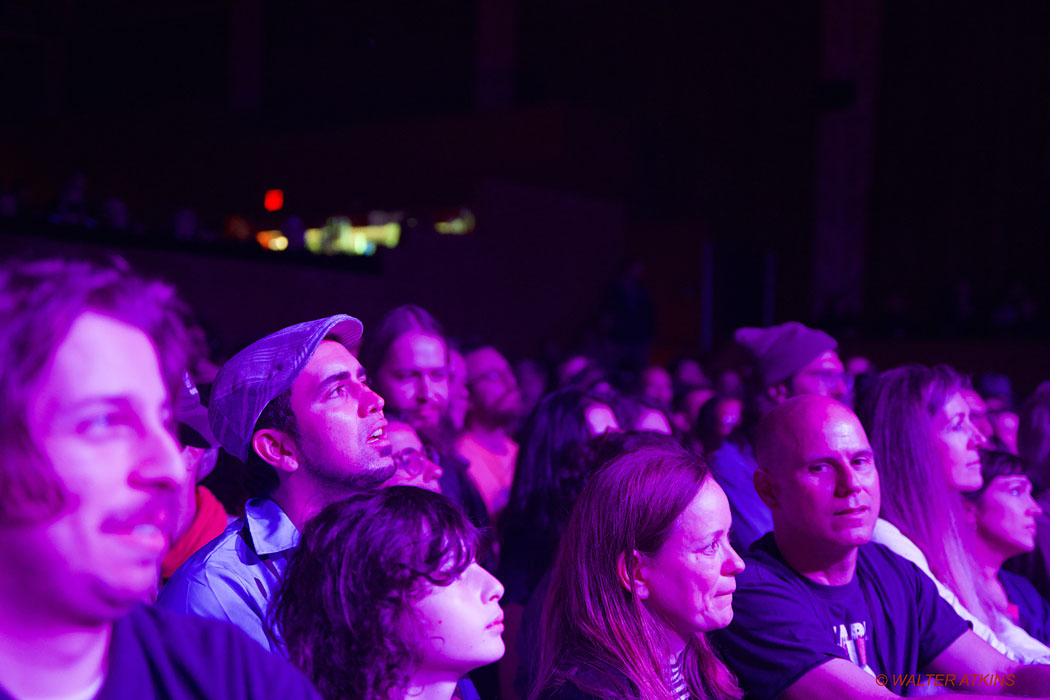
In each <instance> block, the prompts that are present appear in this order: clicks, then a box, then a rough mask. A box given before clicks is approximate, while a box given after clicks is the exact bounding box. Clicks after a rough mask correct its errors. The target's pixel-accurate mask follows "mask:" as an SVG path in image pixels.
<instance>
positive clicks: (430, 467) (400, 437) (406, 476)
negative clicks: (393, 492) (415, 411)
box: [386, 421, 442, 493]
mask: <svg viewBox="0 0 1050 700" xmlns="http://www.w3.org/2000/svg"><path fill="white" fill-rule="evenodd" d="M386 435H387V437H388V438H389V439H390V450H391V456H392V457H393V458H394V467H396V468H397V471H396V472H394V476H392V477H390V480H389V481H387V482H386V485H387V486H399V485H400V486H417V487H419V488H421V489H427V490H428V491H433V492H434V493H441V483H440V481H439V479H441V474H442V472H441V467H440V466H438V464H437V462H435V461H434V460H432V459H431V458H430V455H429V453H428V452H427V449H426V447H424V446H423V441H422V440H420V439H419V435H417V434H416V431H415V430H413V429H412V426H410V425H409V424H408V423H401V422H399V421H391V422H390V423H389V424H387V426H386Z"/></svg>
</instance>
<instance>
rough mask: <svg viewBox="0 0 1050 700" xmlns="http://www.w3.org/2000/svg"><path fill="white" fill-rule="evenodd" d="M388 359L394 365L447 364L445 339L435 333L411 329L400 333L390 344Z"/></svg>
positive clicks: (427, 365) (428, 365)
mask: <svg viewBox="0 0 1050 700" xmlns="http://www.w3.org/2000/svg"><path fill="white" fill-rule="evenodd" d="M391 350H393V352H391V353H390V354H389V359H390V360H391V362H392V363H393V364H395V365H399V366H402V367H406V366H413V365H415V366H426V367H430V366H442V367H444V366H445V365H446V364H448V350H447V348H446V345H445V341H444V339H442V338H439V337H438V336H436V335H431V334H429V333H421V332H418V331H412V332H409V333H406V334H404V335H402V336H401V337H400V338H398V339H397V340H396V341H394V343H393V345H391Z"/></svg>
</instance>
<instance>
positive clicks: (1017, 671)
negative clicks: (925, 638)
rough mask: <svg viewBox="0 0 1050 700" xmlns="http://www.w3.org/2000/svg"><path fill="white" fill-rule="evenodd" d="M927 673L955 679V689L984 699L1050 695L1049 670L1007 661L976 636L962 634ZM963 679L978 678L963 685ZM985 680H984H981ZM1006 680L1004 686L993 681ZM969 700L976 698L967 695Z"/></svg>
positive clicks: (940, 655) (941, 654)
mask: <svg viewBox="0 0 1050 700" xmlns="http://www.w3.org/2000/svg"><path fill="white" fill-rule="evenodd" d="M926 671H927V672H928V673H942V674H945V675H946V676H954V677H955V679H956V681H955V684H954V686H955V688H972V689H973V690H976V691H979V692H982V693H985V696H984V697H994V696H997V695H1013V696H1017V697H1045V696H1047V695H1048V694H1050V666H1041V665H1032V666H1024V665H1021V664H1018V663H1015V662H1013V661H1011V660H1010V659H1008V658H1006V657H1005V656H1003V655H1002V654H1000V653H999V652H997V651H996V650H995V649H993V648H992V647H991V645H989V644H988V642H986V641H984V640H983V639H981V638H980V637H978V636H977V635H976V634H974V633H973V632H969V631H967V632H963V633H962V634H961V635H959V638H958V639H956V640H955V641H954V642H952V643H951V644H949V645H948V648H947V649H945V650H944V651H942V652H941V653H940V654H939V655H938V656H937V658H935V659H934V660H933V661H931V662H930V666H929V668H928V669H926ZM962 676H970V677H974V676H976V677H978V678H976V679H975V680H974V682H971V683H966V682H962V681H961V677H962ZM982 676H983V677H985V678H984V679H982V678H980V677H982ZM998 677H1002V678H1005V682H1004V683H1003V684H1002V685H997V684H996V683H995V682H993V680H992V679H995V680H998ZM1011 681H1012V682H1011ZM967 697H971V698H972V697H974V696H973V695H968V696H967Z"/></svg>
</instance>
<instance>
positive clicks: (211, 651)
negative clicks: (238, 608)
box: [0, 605, 320, 700]
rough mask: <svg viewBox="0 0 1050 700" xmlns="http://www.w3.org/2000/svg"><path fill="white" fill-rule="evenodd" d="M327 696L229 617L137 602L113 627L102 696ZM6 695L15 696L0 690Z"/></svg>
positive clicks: (168, 699) (218, 699) (192, 699)
mask: <svg viewBox="0 0 1050 700" xmlns="http://www.w3.org/2000/svg"><path fill="white" fill-rule="evenodd" d="M111 698H112V700H126V699H127V698H158V699H164V700H206V699H208V700H211V699H214V700H242V699H243V700H254V699H255V698H274V699H275V700H276V699H279V700H285V699H288V700H320V698H319V696H318V694H317V691H316V690H314V688H313V686H312V685H311V684H310V682H309V681H308V680H307V679H306V677H305V676H303V675H302V674H301V673H300V672H299V671H297V670H296V669H294V668H293V667H292V666H291V665H289V664H288V662H287V661H285V660H283V659H281V658H278V657H277V656H275V655H274V654H270V653H269V652H267V651H265V650H264V649H262V647H260V646H259V645H258V644H257V643H255V642H254V641H252V640H251V639H249V638H248V637H247V636H246V635H245V634H244V633H243V632H241V631H240V630H239V629H237V628H235V627H233V626H232V625H230V624H228V623H224V622H218V621H214V620H204V619H201V618H191V617H183V616H181V615H177V614H175V613H171V612H168V611H165V610H159V609H157V608H152V607H147V606H144V605H140V606H136V607H135V608H133V609H132V610H131V612H129V613H128V614H127V615H125V616H124V617H122V618H121V619H119V620H117V622H116V624H115V625H114V626H113V637H112V640H111V642H110V647H109V670H108V672H107V673H106V680H105V682H104V683H103V685H102V690H101V691H100V692H99V694H98V696H97V700H109V699H111ZM0 699H3V700H9V696H8V695H7V694H6V693H5V692H4V691H3V689H0Z"/></svg>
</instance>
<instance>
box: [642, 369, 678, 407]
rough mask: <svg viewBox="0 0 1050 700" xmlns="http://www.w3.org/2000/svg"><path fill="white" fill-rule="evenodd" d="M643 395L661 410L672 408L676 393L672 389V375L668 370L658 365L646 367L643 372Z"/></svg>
mask: <svg viewBox="0 0 1050 700" xmlns="http://www.w3.org/2000/svg"><path fill="white" fill-rule="evenodd" d="M642 395H643V396H645V397H646V398H648V399H649V400H651V401H653V402H654V403H655V404H656V405H657V406H659V407H660V408H661V409H667V408H670V406H671V399H673V398H674V392H673V390H672V389H671V375H670V374H668V373H667V370H665V369H664V368H663V367H658V366H656V365H652V366H650V367H646V368H645V370H644V371H643V372H642Z"/></svg>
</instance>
